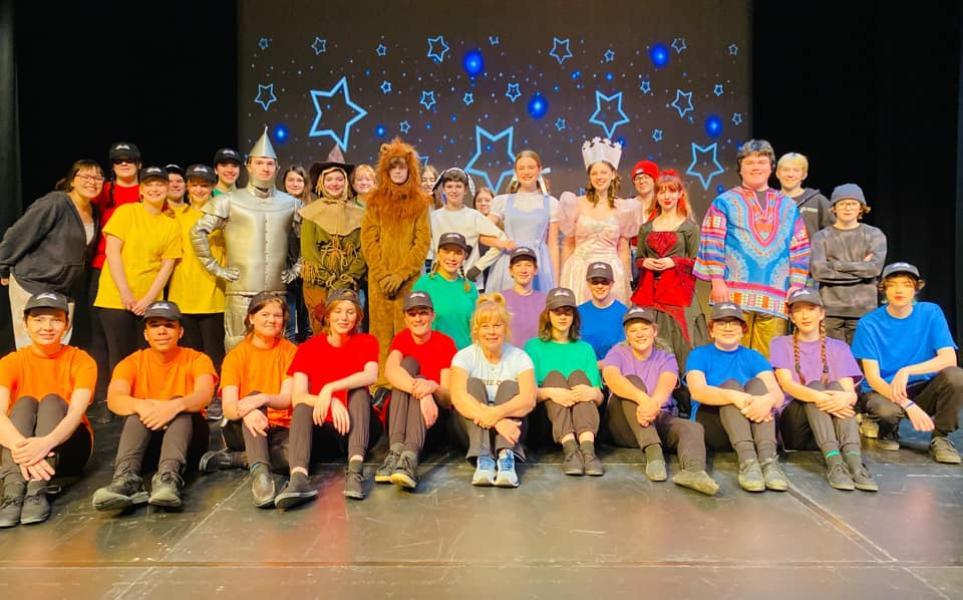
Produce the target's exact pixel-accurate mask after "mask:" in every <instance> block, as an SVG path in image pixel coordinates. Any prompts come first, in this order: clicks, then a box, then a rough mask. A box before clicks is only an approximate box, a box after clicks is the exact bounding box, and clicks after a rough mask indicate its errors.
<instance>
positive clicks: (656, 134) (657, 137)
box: [652, 129, 662, 142]
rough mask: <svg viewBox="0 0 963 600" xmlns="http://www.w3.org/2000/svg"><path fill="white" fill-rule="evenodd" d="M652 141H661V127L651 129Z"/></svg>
mask: <svg viewBox="0 0 963 600" xmlns="http://www.w3.org/2000/svg"><path fill="white" fill-rule="evenodd" d="M652 141H653V142H661V141H662V130H661V129H653V130H652Z"/></svg>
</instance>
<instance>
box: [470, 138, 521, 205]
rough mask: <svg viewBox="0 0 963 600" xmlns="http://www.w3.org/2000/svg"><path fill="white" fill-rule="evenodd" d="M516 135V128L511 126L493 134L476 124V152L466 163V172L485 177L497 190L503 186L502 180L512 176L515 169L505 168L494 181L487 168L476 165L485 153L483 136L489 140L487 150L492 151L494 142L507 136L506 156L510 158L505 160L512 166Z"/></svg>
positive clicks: (487, 182) (494, 161) (486, 145)
mask: <svg viewBox="0 0 963 600" xmlns="http://www.w3.org/2000/svg"><path fill="white" fill-rule="evenodd" d="M514 136H515V128H514V127H511V126H510V127H506V128H505V129H503V130H501V131H499V132H498V133H496V134H494V135H492V134H491V133H488V131H486V130H485V128H483V127H481V126H480V125H475V154H474V155H473V156H472V157H471V158H470V159H468V164H466V165H465V172H466V173H469V174H471V175H474V176H476V177H480V178H482V179H484V180H485V184H486V185H487V186H488V187H490V188H491V189H493V190H496V191H497V190H498V189H499V188H501V185H502V182H503V181H505V179H510V178H511V176H512V173H513V172H514V171H513V169H506V170H503V171H501V172H499V173H498V180H497V181H492V178H491V177H490V176H489V175H488V171H487V170H483V169H480V168H476V167H475V163H476V162H478V159H479V158H480V157H481V155H482V153H483V150H482V138H484V139H487V140H488V143H487V144H485V152H487V151H491V149H492V143H494V142H497V141H498V140H500V139H503V138H506V137H507V138H508V145H507V146H506V148H505V156H506V157H507V159H508V160H507V161H506V162H505V164H506V165H507V166H511V165H512V163H513V162H514V160H515V154H514V152H513V151H512V145H513V143H514ZM496 154H497V153H496ZM492 163H495V164H497V160H493V161H491V162H490V163H489V164H492Z"/></svg>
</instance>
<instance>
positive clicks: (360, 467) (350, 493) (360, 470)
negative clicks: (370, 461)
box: [344, 460, 364, 500]
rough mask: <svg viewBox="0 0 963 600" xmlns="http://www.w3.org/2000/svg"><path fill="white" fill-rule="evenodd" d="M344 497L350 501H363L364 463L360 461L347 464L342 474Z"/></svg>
mask: <svg viewBox="0 0 963 600" xmlns="http://www.w3.org/2000/svg"><path fill="white" fill-rule="evenodd" d="M344 495H345V497H346V498H351V499H352V500H364V463H363V462H361V461H360V460H352V461H349V462H348V468H347V469H346V470H345V472H344Z"/></svg>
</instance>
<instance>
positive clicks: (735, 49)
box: [729, 44, 739, 56]
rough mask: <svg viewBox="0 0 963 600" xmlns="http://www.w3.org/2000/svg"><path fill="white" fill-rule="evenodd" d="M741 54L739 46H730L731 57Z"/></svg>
mask: <svg viewBox="0 0 963 600" xmlns="http://www.w3.org/2000/svg"><path fill="white" fill-rule="evenodd" d="M737 54H739V46H737V45H735V44H729V56H735V55H737Z"/></svg>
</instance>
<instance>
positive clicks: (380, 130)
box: [375, 123, 388, 137]
mask: <svg viewBox="0 0 963 600" xmlns="http://www.w3.org/2000/svg"><path fill="white" fill-rule="evenodd" d="M387 133H388V130H387V129H385V126H384V125H382V124H381V123H379V124H378V126H377V127H375V135H376V136H378V137H384V136H385V135H386V134H387Z"/></svg>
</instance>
